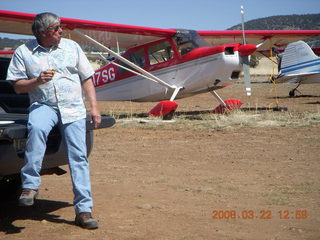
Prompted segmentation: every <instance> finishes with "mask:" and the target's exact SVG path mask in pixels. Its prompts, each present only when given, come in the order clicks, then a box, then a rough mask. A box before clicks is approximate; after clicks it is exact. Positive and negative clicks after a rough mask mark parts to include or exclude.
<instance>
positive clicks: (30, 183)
mask: <svg viewBox="0 0 320 240" xmlns="http://www.w3.org/2000/svg"><path fill="white" fill-rule="evenodd" d="M56 124H58V125H59V129H60V132H61V135H62V138H63V140H64V143H65V146H66V149H67V156H68V160H69V169H70V174H71V180H72V184H73V193H74V202H73V204H74V207H75V211H76V213H80V212H91V209H92V207H93V201H92V196H91V184H90V173H89V163H88V159H87V146H86V124H85V119H81V120H78V121H75V122H71V123H67V124H62V122H61V119H60V114H59V111H56V110H54V109H53V108H51V107H49V106H47V105H43V104H33V105H32V106H31V107H30V113H29V120H28V139H27V144H26V151H25V159H24V166H23V167H22V169H21V179H22V188H24V189H34V190H37V189H39V186H40V184H41V179H40V174H39V173H40V170H41V166H42V160H43V157H44V154H45V151H46V142H47V137H48V134H49V133H50V131H51V129H52V128H53V127H54V126H55V125H56Z"/></svg>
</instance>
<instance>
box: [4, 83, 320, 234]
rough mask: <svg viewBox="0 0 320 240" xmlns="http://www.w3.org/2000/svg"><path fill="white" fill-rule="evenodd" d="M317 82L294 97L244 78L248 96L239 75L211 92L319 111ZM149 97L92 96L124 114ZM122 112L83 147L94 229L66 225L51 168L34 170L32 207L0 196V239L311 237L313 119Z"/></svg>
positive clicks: (319, 205) (197, 99)
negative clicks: (211, 121) (200, 123)
mask: <svg viewBox="0 0 320 240" xmlns="http://www.w3.org/2000/svg"><path fill="white" fill-rule="evenodd" d="M319 85H320V84H312V85H303V86H302V87H301V88H299V90H300V91H301V94H302V96H300V97H295V98H288V97H287V95H288V92H289V90H290V89H291V88H292V87H293V86H294V85H289V84H282V85H278V86H277V87H276V89H275V88H274V87H273V86H272V84H268V83H256V84H253V96H252V97H251V98H248V97H246V96H245V92H244V89H243V86H242V85H241V84H235V85H233V86H230V87H227V88H225V89H222V90H220V91H218V92H219V94H220V95H221V97H222V98H223V99H229V98H236V99H240V100H242V101H243V102H245V104H244V105H243V107H244V108H252V107H257V108H260V107H274V106H276V105H277V104H278V106H280V107H287V108H288V112H291V113H292V114H294V113H297V112H312V113H318V114H320V86H319ZM276 95H277V96H278V98H277V99H276V98H275V96H276ZM277 101H278V102H277ZM177 102H178V103H179V108H178V111H182V112H186V111H200V110H210V109H213V108H214V107H215V106H217V105H218V103H217V101H216V100H215V99H214V98H213V97H212V95H211V94H209V93H206V94H201V95H198V96H194V97H190V98H186V99H181V100H177ZM154 105H155V103H131V102H101V103H100V106H101V109H102V112H104V113H109V112H111V113H126V114H128V115H130V114H135V113H141V112H147V111H149V110H150V109H151V108H152V107H153V106H154ZM280 114H281V113H280ZM121 121H122V120H121V119H120V120H119V121H118V123H117V124H116V125H115V126H114V127H112V128H109V129H101V130H96V131H95V144H94V148H93V151H92V153H91V155H90V164H91V181H92V189H93V198H94V203H95V206H94V210H93V214H94V216H95V218H97V219H98V220H99V224H100V228H99V229H97V230H94V231H88V230H83V229H80V228H79V227H76V226H74V222H73V221H74V210H73V207H72V197H73V195H72V189H71V181H70V176H69V174H65V175H62V176H55V175H52V176H43V178H42V187H41V189H40V198H39V200H37V202H36V205H35V206H34V207H31V208H19V207H16V205H15V204H16V203H15V202H5V203H1V204H2V206H1V214H0V216H1V220H0V221H1V222H0V223H1V225H0V239H47V240H48V239H77V240H78V239H114V240H122V239H145V240H150V239H157V240H158V239H168V240H174V239H177V240H182V239H185V240H187V239H188V240H194V239H222V240H229V239H243V240H247V239H248V240H249V239H252V240H253V239H254V240H257V239H268V240H269V239H270V240H276V239H281V240H282V239H290V240H301V239H320V227H319V226H320V128H319V126H320V122H319V121H318V124H313V125H310V126H304V127H297V126H295V125H292V126H291V125H288V126H285V127H273V126H270V127H259V128H251V127H245V126H244V127H240V128H234V129H228V128H226V129H219V130H215V129H212V130H211V129H205V130H198V129H197V130H195V129H192V128H185V129H181V128H175V123H168V124H167V125H164V126H161V127H159V128H155V127H136V126H133V127H130V126H128V125H123V124H121ZM177 121H179V120H177ZM204 121H205V120H204ZM63 168H64V169H66V170H67V167H66V166H64V167H63Z"/></svg>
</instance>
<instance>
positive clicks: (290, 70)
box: [278, 41, 319, 78]
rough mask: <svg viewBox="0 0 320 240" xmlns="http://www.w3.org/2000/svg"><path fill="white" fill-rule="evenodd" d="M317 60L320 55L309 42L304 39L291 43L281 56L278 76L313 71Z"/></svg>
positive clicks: (297, 74)
mask: <svg viewBox="0 0 320 240" xmlns="http://www.w3.org/2000/svg"><path fill="white" fill-rule="evenodd" d="M316 61H319V57H318V56H317V55H315V54H314V52H313V51H312V49H311V48H310V47H309V45H308V44H306V43H305V42H303V41H298V42H294V43H290V44H288V46H287V47H286V48H285V51H284V52H283V54H282V56H281V62H280V74H279V76H278V78H286V77H289V76H292V75H295V76H299V75H305V74H306V73H312V72H313V71H314V66H315V62H316Z"/></svg>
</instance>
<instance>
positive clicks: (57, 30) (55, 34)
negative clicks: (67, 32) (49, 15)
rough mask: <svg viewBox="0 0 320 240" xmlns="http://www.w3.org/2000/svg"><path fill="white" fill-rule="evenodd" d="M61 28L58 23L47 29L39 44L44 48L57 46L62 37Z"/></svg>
mask: <svg viewBox="0 0 320 240" xmlns="http://www.w3.org/2000/svg"><path fill="white" fill-rule="evenodd" d="M62 32H63V30H62V28H61V25H60V23H57V24H54V25H52V26H50V27H48V29H47V31H45V32H43V34H42V36H41V43H42V45H43V46H44V47H52V46H56V45H58V44H59V42H60V40H61V37H62Z"/></svg>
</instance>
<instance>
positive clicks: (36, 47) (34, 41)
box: [32, 39, 63, 52]
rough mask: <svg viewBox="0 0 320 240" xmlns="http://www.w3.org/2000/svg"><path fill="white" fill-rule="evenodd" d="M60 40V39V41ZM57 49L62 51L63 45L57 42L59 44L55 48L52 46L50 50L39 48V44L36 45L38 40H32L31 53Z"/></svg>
mask: <svg viewBox="0 0 320 240" xmlns="http://www.w3.org/2000/svg"><path fill="white" fill-rule="evenodd" d="M61 40H62V39H61ZM57 48H60V49H62V48H63V44H61V41H60V42H59V44H58V45H57V46H52V47H51V48H50V49H48V48H45V47H43V46H41V45H40V44H39V43H38V40H37V39H34V40H33V47H32V52H35V51H37V50H38V49H43V50H45V51H52V50H53V49H57Z"/></svg>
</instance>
